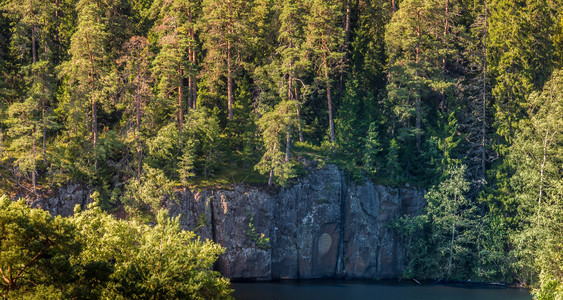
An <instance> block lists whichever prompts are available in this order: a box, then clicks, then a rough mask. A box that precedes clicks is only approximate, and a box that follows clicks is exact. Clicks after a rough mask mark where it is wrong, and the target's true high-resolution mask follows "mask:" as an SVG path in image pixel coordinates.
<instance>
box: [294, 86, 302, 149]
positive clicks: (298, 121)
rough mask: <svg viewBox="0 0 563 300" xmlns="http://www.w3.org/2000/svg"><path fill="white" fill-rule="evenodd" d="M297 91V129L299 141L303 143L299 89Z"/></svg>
mask: <svg viewBox="0 0 563 300" xmlns="http://www.w3.org/2000/svg"><path fill="white" fill-rule="evenodd" d="M294 89H295V107H296V108H297V129H298V131H299V141H300V142H301V143H303V129H302V128H301V111H300V110H299V94H298V91H297V87H295V88H294Z"/></svg>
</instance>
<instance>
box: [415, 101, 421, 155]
mask: <svg viewBox="0 0 563 300" xmlns="http://www.w3.org/2000/svg"><path fill="white" fill-rule="evenodd" d="M415 101H416V103H415V113H416V134H415V136H416V150H417V151H418V152H419V153H420V152H422V146H421V145H422V135H421V134H420V132H421V130H422V129H421V128H422V112H421V107H420V101H421V100H420V97H418V96H417V97H416V100H415Z"/></svg>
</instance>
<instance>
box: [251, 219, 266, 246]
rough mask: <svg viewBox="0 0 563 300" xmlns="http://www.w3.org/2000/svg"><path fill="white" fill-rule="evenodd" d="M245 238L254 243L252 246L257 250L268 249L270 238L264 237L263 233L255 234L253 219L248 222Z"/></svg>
mask: <svg viewBox="0 0 563 300" xmlns="http://www.w3.org/2000/svg"><path fill="white" fill-rule="evenodd" d="M246 236H247V237H248V238H249V239H250V240H251V241H252V243H254V246H256V248H258V249H262V250H268V249H270V238H269V237H266V235H265V234H264V233H260V234H259V233H258V232H256V228H255V227H254V217H250V220H249V221H248V229H247V230H246Z"/></svg>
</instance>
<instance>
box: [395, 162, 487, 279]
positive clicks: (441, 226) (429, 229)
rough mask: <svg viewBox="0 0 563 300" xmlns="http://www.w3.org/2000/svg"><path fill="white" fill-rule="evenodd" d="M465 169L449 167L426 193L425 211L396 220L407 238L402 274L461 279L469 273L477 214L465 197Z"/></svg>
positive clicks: (474, 243) (462, 166)
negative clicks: (403, 271)
mask: <svg viewBox="0 0 563 300" xmlns="http://www.w3.org/2000/svg"><path fill="white" fill-rule="evenodd" d="M465 170H466V167H465V166H464V165H461V166H452V167H450V168H449V169H448V172H447V174H446V178H445V180H444V181H442V182H441V183H439V184H438V185H437V186H435V187H433V188H432V189H430V190H429V191H428V193H427V194H426V197H425V198H426V200H427V201H428V204H427V207H426V209H425V213H424V214H423V215H419V216H416V217H413V218H408V217H403V218H401V219H399V221H398V222H397V223H396V225H395V226H396V228H398V229H399V232H400V233H401V235H402V236H404V237H405V239H407V242H406V245H407V251H408V257H409V258H408V267H407V270H406V273H405V276H408V277H416V278H432V279H444V278H450V279H457V280H462V279H467V278H471V276H472V275H473V274H472V270H471V264H472V263H473V262H474V261H475V257H474V251H473V250H474V249H475V247H476V244H477V241H476V237H477V236H478V233H477V232H476V216H477V215H476V211H475V210H476V206H475V204H474V203H472V202H471V200H470V199H467V198H466V197H465V193H467V191H468V189H469V183H468V182H467V181H466V179H465Z"/></svg>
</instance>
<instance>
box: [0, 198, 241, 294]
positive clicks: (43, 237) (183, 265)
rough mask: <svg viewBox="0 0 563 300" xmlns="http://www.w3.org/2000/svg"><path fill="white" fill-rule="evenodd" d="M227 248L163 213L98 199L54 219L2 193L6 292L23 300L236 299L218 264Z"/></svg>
mask: <svg viewBox="0 0 563 300" xmlns="http://www.w3.org/2000/svg"><path fill="white" fill-rule="evenodd" d="M223 251H224V249H223V248H221V247H220V246H219V245H217V244H214V243H212V242H210V241H205V242H201V241H200V240H199V239H198V238H197V237H196V235H195V234H194V233H192V232H188V231H184V230H182V229H181V228H180V224H179V221H178V218H170V217H169V216H168V215H167V214H166V213H165V212H159V213H158V216H157V223H156V225H154V226H149V225H146V224H141V223H139V222H136V221H126V220H117V219H115V218H114V217H113V216H111V215H109V214H107V213H105V212H103V211H102V210H101V209H100V208H99V207H98V205H97V204H91V205H90V206H89V209H88V210H85V211H82V212H81V211H79V210H76V212H75V216H74V217H72V218H61V217H55V218H53V217H51V216H50V215H49V213H48V212H46V211H43V210H40V209H31V208H29V207H28V206H27V205H26V204H25V203H24V202H22V201H19V202H12V201H10V200H9V199H7V198H6V197H2V198H0V272H1V273H0V292H1V297H2V298H9V299H12V298H16V299H17V298H22V299H33V298H36V299H51V298H52V299H61V298H64V299H68V298H78V299H100V298H101V299H149V298H150V299H229V298H231V296H230V293H231V290H230V289H229V281H228V279H226V278H223V277H221V275H220V274H219V273H218V272H215V271H213V270H212V269H211V268H212V265H213V263H214V262H215V260H216V259H217V257H218V256H219V255H220V254H221V253H222V252H223Z"/></svg>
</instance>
